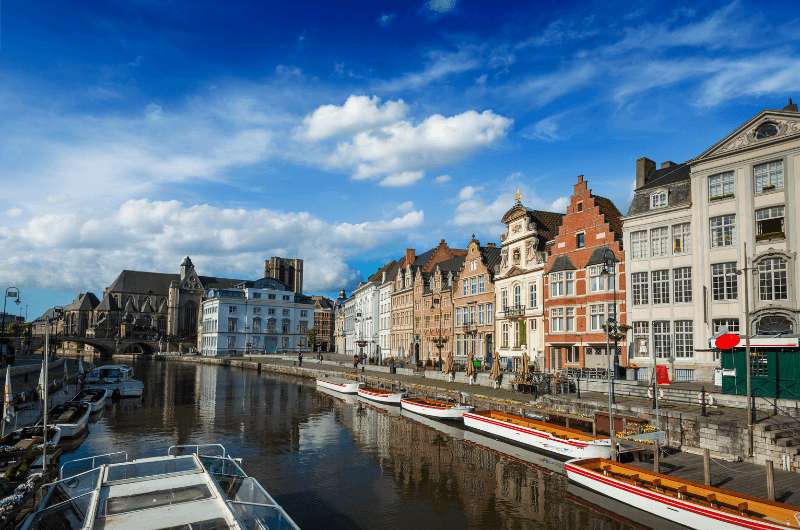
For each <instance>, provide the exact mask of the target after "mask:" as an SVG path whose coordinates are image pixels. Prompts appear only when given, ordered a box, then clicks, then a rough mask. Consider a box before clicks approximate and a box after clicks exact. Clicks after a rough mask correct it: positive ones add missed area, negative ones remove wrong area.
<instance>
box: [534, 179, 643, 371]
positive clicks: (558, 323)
mask: <svg viewBox="0 0 800 530" xmlns="http://www.w3.org/2000/svg"><path fill="white" fill-rule="evenodd" d="M621 217H622V215H621V214H620V212H619V210H618V209H617V207H616V206H614V203H613V202H611V201H610V200H609V199H607V198H605V197H600V196H599V195H594V194H592V191H591V190H590V189H589V187H588V186H587V182H586V181H585V180H584V178H583V175H580V176H579V177H578V182H577V183H576V184H575V186H574V188H573V191H572V197H571V198H570V203H569V206H568V207H567V213H566V215H565V216H564V218H563V221H562V223H561V226H560V227H559V229H558V235H557V236H556V237H555V239H554V240H552V241H551V242H550V249H549V250H550V252H549V255H548V257H547V264H546V265H545V298H544V304H545V311H544V313H545V368H546V369H548V370H561V369H570V368H572V369H581V368H598V369H606V368H607V367H608V356H607V351H606V338H607V336H606V332H605V327H604V326H605V321H606V318H608V317H609V316H610V315H613V314H614V313H616V317H617V322H618V323H619V324H620V325H624V324H626V323H627V314H626V308H625V287H626V285H625V254H624V253H623V250H622V220H621ZM612 255H613V259H616V267H615V269H616V270H612V274H611V276H610V277H609V276H608V275H605V274H603V272H604V263H605V262H606V260H611V261H612V262H613V259H611V256H612ZM615 284H616V288H615ZM611 351H614V344H613V340H612V341H611ZM617 353H618V357H617V362H618V363H619V365H621V366H626V365H627V359H628V355H627V346H626V344H625V340H624V339H622V340H620V341H619V343H618V344H617Z"/></svg>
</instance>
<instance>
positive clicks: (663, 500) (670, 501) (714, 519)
mask: <svg viewBox="0 0 800 530" xmlns="http://www.w3.org/2000/svg"><path fill="white" fill-rule="evenodd" d="M564 470H565V471H566V472H567V478H569V480H571V481H572V482H574V483H575V484H578V485H580V486H583V487H584V488H587V489H589V490H591V491H594V492H597V493H599V494H601V495H605V496H606V497H610V498H613V499H615V500H617V501H619V502H621V503H623V504H627V505H628V506H633V507H634V508H638V509H639V510H642V511H644V512H648V513H651V514H653V515H657V516H659V517H661V518H662V519H666V520H668V521H671V522H673V523H677V524H681V525H684V526H688V527H689V528H703V529H704V530H734V529H741V528H752V529H756V530H777V529H786V528H791V527H789V526H784V525H781V524H776V523H771V522H768V521H765V520H755V519H751V518H747V517H739V516H737V515H734V514H731V513H728V512H722V511H720V510H715V509H713V508H709V507H707V506H700V505H697V504H693V503H689V502H686V501H683V500H680V499H676V498H674V497H669V496H667V495H661V494H659V493H658V492H655V491H652V490H650V489H646V488H641V487H638V486H634V485H633V484H629V483H626V482H622V481H620V480H615V479H614V478H612V477H607V476H604V475H603V474H602V473H598V472H595V471H592V470H590V469H585V468H582V467H579V466H576V465H573V464H572V463H571V462H567V463H566V464H564Z"/></svg>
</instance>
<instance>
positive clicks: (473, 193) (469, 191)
mask: <svg viewBox="0 0 800 530" xmlns="http://www.w3.org/2000/svg"><path fill="white" fill-rule="evenodd" d="M520 177H522V175H521V174H519V173H515V174H512V175H511V176H509V177H508V178H507V179H506V181H505V182H504V183H503V184H502V185H501V186H500V187H501V188H503V189H504V190H506V191H503V192H501V193H499V194H498V195H496V196H493V197H492V196H487V195H488V194H487V193H482V194H480V195H479V194H478V193H477V192H478V191H481V188H475V187H472V186H465V187H464V188H462V189H461V192H460V193H459V196H458V199H459V200H458V204H457V205H456V209H455V213H454V216H453V224H454V225H456V226H460V227H470V228H472V229H474V230H476V231H489V232H491V233H495V234H500V232H501V231H502V223H501V222H500V219H501V218H502V217H503V215H504V214H505V213H506V212H507V211H508V209H509V208H511V207H512V206H514V190H515V189H516V188H520V189H521V191H522V197H523V198H522V202H523V204H524V205H525V206H527V207H529V208H534V209H538V210H546V211H554V212H563V211H564V210H565V209H566V205H567V204H568V201H569V199H568V198H567V197H559V198H557V199H555V200H552V201H551V200H546V199H543V198H542V197H540V196H539V195H538V194H536V193H535V192H534V191H533V190H532V189H531V188H528V187H526V186H519V183H518V179H519V178H520Z"/></svg>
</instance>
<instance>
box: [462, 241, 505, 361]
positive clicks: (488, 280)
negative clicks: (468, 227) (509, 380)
mask: <svg viewBox="0 0 800 530" xmlns="http://www.w3.org/2000/svg"><path fill="white" fill-rule="evenodd" d="M499 263H500V249H499V248H498V247H497V245H495V244H494V243H489V244H487V245H486V246H485V247H482V246H481V242H480V241H478V240H477V239H475V236H474V235H473V236H472V240H471V241H470V242H469V245H467V255H466V256H465V258H464V263H463V265H462V267H461V269H460V270H458V271H457V272H456V276H457V278H458V283H457V284H456V288H455V291H454V292H453V314H454V315H455V321H454V326H455V327H454V331H455V332H454V340H455V359H456V360H457V361H459V362H464V361H466V359H467V355H469V354H470V353H473V354H474V355H475V358H476V359H481V360H485V359H486V358H487V356H488V357H491V354H492V352H493V351H494V343H495V337H494V296H495V295H494V276H495V271H496V269H497V266H498V265H499Z"/></svg>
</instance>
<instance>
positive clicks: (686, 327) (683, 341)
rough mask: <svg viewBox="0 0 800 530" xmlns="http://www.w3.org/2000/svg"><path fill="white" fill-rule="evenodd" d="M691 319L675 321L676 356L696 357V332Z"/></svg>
mask: <svg viewBox="0 0 800 530" xmlns="http://www.w3.org/2000/svg"><path fill="white" fill-rule="evenodd" d="M692 326H693V323H692V321H691V320H676V321H675V357H683V358H686V357H694V334H693V330H692Z"/></svg>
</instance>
